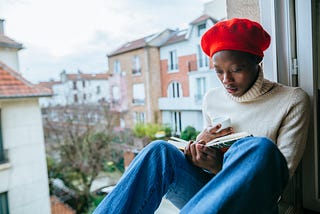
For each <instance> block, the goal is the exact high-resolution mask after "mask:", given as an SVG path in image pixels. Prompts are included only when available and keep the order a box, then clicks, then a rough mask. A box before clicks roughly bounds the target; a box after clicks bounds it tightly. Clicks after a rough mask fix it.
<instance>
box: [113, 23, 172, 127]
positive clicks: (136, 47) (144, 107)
mask: <svg viewBox="0 0 320 214" xmlns="http://www.w3.org/2000/svg"><path fill="white" fill-rule="evenodd" d="M173 33H174V31H173V30H169V29H167V30H164V31H162V32H160V33H156V34H152V35H150V36H146V37H144V38H140V39H137V40H135V41H131V42H128V43H125V44H124V45H122V46H121V47H120V48H118V49H117V50H115V51H113V52H111V53H109V54H108V64H109V72H110V74H111V75H112V79H113V80H110V82H112V83H111V84H110V87H111V101H112V103H113V104H114V105H113V108H115V109H118V110H121V111H122V112H125V113H126V114H124V117H123V118H122V120H121V121H122V126H123V127H127V128H132V127H133V126H134V124H135V123H140V122H141V123H157V122H160V121H161V117H160V112H159V109H158V98H159V97H160V96H161V83H160V55H159V47H160V46H161V45H162V44H163V43H165V42H166V41H167V39H168V38H170V37H171V35H172V34H173Z"/></svg>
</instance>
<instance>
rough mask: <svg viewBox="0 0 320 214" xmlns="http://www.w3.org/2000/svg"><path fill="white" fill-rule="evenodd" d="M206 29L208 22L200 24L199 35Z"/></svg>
mask: <svg viewBox="0 0 320 214" xmlns="http://www.w3.org/2000/svg"><path fill="white" fill-rule="evenodd" d="M205 31H206V23H204V24H200V25H198V37H200V36H202V34H203V33H204V32H205Z"/></svg>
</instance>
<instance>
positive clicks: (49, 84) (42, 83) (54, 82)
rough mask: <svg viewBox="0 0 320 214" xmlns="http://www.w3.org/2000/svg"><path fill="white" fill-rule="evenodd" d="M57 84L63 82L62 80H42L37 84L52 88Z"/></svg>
mask: <svg viewBox="0 0 320 214" xmlns="http://www.w3.org/2000/svg"><path fill="white" fill-rule="evenodd" d="M56 84H61V82H60V81H50V82H40V83H39V84H37V86H40V87H43V88H49V89H52V86H53V85H56Z"/></svg>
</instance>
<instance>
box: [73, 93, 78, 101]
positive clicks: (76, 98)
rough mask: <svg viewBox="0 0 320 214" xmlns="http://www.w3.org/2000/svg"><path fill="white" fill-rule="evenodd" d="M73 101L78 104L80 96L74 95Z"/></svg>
mask: <svg viewBox="0 0 320 214" xmlns="http://www.w3.org/2000/svg"><path fill="white" fill-rule="evenodd" d="M73 101H74V102H75V103H77V102H78V95H77V94H75V95H73Z"/></svg>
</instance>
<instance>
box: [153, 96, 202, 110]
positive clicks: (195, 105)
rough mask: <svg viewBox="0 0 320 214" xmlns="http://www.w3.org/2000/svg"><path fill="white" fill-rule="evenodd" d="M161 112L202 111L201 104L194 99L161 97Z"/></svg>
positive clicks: (159, 101)
mask: <svg viewBox="0 0 320 214" xmlns="http://www.w3.org/2000/svg"><path fill="white" fill-rule="evenodd" d="M158 103H159V109H160V110H170V111H178V110H197V111H201V102H196V100H195V99H194V98H192V97H181V98H168V97H161V98H159V100H158Z"/></svg>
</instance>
